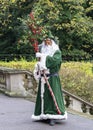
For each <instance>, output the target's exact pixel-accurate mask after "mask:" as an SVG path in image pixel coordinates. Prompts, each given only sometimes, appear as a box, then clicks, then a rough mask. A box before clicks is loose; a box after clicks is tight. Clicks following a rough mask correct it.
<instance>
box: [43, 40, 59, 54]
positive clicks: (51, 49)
mask: <svg viewBox="0 0 93 130" xmlns="http://www.w3.org/2000/svg"><path fill="white" fill-rule="evenodd" d="M57 50H59V47H58V45H57V44H56V43H55V42H54V41H53V40H52V45H45V43H44V42H43V43H42V48H41V53H44V54H46V55H49V56H53V55H54V53H55V51H57Z"/></svg>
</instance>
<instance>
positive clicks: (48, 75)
mask: <svg viewBox="0 0 93 130" xmlns="http://www.w3.org/2000/svg"><path fill="white" fill-rule="evenodd" d="M45 75H46V77H51V76H58V73H50V74H45ZM43 76H44V74H41V77H43Z"/></svg>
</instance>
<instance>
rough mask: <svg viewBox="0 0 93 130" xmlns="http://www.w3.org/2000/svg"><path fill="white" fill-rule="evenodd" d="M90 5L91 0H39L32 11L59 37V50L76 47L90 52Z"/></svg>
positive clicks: (92, 21) (92, 25) (92, 42)
mask: <svg viewBox="0 0 93 130" xmlns="http://www.w3.org/2000/svg"><path fill="white" fill-rule="evenodd" d="M92 5H93V2H92V0H90V1H89V5H88V1H85V0H78V1H75V0H55V1H52V0H46V1H43V0H39V1H38V2H37V3H36V4H35V6H34V8H33V11H34V13H35V15H36V17H37V20H38V21H39V22H40V23H41V24H42V26H44V27H45V28H47V29H49V30H51V32H52V33H53V35H54V36H57V37H58V38H59V46H60V49H61V50H62V49H63V50H66V51H67V50H68V51H69V50H71V51H73V49H77V50H81V51H82V50H83V51H85V52H89V53H90V54H92V48H93V31H92V29H93V19H92V17H89V16H88V15H87V10H88V8H91V10H90V12H92ZM90 16H91V15H90ZM51 25H52V26H51ZM81 57H82V55H81Z"/></svg>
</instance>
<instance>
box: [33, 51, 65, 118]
mask: <svg viewBox="0 0 93 130" xmlns="http://www.w3.org/2000/svg"><path fill="white" fill-rule="evenodd" d="M61 61H62V60H61V51H59V50H58V51H56V52H55V53H54V55H53V56H52V57H51V56H47V57H46V67H47V68H48V69H49V70H50V73H58V72H59V69H60V66H61ZM48 81H49V83H50V86H51V88H52V91H53V93H54V95H55V98H56V102H57V105H58V107H59V109H60V111H61V115H64V114H65V106H64V101H63V93H62V87H61V82H60V78H59V75H57V76H50V77H49V79H48ZM44 87H45V92H44V114H53V115H58V113H57V109H56V107H55V104H54V101H53V99H52V96H51V94H50V91H49V89H48V86H47V84H45V86H44ZM40 95H41V80H40V81H39V87H38V93H37V99H36V105H35V112H34V115H35V116H39V115H40V114H41V96H40Z"/></svg>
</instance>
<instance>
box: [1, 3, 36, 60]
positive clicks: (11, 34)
mask: <svg viewBox="0 0 93 130" xmlns="http://www.w3.org/2000/svg"><path fill="white" fill-rule="evenodd" d="M34 2H35V0H32V1H30V0H20V1H19V0H7V1H6V0H0V8H1V12H0V53H1V56H2V54H4V55H6V54H7V53H8V54H11V55H14V56H15V54H18V53H19V52H20V51H19V50H20V49H19V41H20V38H21V37H22V36H23V35H24V34H25V29H26V27H25V26H24V25H23V24H22V20H21V19H23V17H25V16H27V14H28V13H30V11H31V9H32V7H33V3H34ZM23 44H24V42H23ZM23 44H22V43H21V45H20V48H21V46H22V47H23ZM24 52H25V48H24V51H23V53H24ZM30 52H31V51H30ZM30 52H29V53H30ZM9 59H11V58H9Z"/></svg>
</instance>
